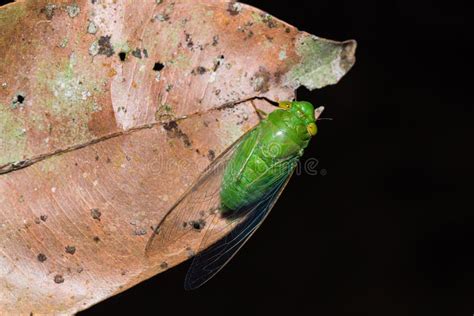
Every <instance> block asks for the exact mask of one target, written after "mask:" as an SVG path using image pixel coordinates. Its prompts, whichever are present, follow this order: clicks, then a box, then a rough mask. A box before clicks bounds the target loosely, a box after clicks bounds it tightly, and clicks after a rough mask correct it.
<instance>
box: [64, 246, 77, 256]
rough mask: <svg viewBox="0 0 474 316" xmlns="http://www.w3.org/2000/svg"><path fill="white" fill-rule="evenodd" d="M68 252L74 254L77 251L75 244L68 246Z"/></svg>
mask: <svg viewBox="0 0 474 316" xmlns="http://www.w3.org/2000/svg"><path fill="white" fill-rule="evenodd" d="M65 249H66V253H68V254H70V255H73V254H75V253H76V247H74V246H66V248H65Z"/></svg>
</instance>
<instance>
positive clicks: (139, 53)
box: [132, 48, 142, 59]
mask: <svg viewBox="0 0 474 316" xmlns="http://www.w3.org/2000/svg"><path fill="white" fill-rule="evenodd" d="M132 55H133V56H134V57H137V58H139V59H142V51H141V49H140V48H137V49H135V50H134V51H133V52H132Z"/></svg>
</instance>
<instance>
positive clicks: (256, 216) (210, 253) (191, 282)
mask: <svg viewBox="0 0 474 316" xmlns="http://www.w3.org/2000/svg"><path fill="white" fill-rule="evenodd" d="M293 170H294V168H293V169H292V170H288V172H285V173H282V174H281V177H280V178H279V179H277V181H276V183H275V184H274V186H273V189H272V190H271V191H270V192H268V193H267V194H266V195H265V197H264V198H263V199H261V200H260V201H259V202H258V203H256V204H254V205H252V206H249V208H248V209H247V210H244V212H243V213H244V214H245V216H242V217H240V218H237V219H234V220H231V221H230V222H228V225H227V227H226V228H227V230H230V232H229V233H228V234H227V235H226V236H225V237H224V238H222V239H220V240H218V241H217V242H216V243H214V244H212V246H210V247H208V248H207V249H205V247H206V246H207V245H209V244H210V243H211V242H212V241H213V240H216V236H220V235H221V234H220V233H221V232H222V229H215V227H216V226H219V224H220V222H221V221H222V218H220V217H218V216H216V217H215V218H214V219H213V221H212V222H211V223H210V225H209V227H208V228H207V230H206V235H205V236H204V238H203V240H202V242H201V246H200V249H199V251H198V255H197V256H196V257H195V258H194V260H193V262H192V264H191V267H190V268H189V271H188V273H187V275H186V279H185V283H184V287H185V289H187V290H193V289H196V288H198V287H200V286H202V285H203V284H204V283H206V282H207V281H209V280H210V279H211V278H212V277H213V276H215V275H216V274H217V273H218V272H219V271H220V270H221V269H222V268H223V267H224V266H225V265H226V264H227V263H228V262H229V261H230V260H231V259H232V258H233V257H234V256H235V254H236V253H237V252H238V251H239V250H240V248H242V246H243V245H244V244H245V243H246V242H247V240H248V239H249V238H250V237H251V236H252V234H253V233H254V232H255V231H256V230H257V229H258V228H259V227H260V225H261V224H262V222H263V221H264V220H265V218H266V217H267V216H268V214H269V213H270V211H271V209H272V208H273V206H274V205H275V203H276V201H277V200H278V198H279V196H280V194H281V192H282V191H283V189H284V188H285V187H286V185H287V183H288V181H289V179H290V178H291V175H292V173H293Z"/></svg>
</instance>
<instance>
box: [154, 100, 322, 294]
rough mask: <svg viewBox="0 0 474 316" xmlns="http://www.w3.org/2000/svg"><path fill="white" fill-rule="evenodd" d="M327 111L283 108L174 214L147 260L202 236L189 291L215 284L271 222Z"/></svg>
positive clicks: (208, 174)
mask: <svg viewBox="0 0 474 316" xmlns="http://www.w3.org/2000/svg"><path fill="white" fill-rule="evenodd" d="M323 110H324V108H323V107H319V108H317V109H316V110H315V109H314V107H313V105H312V104H311V103H309V102H299V101H294V102H289V101H285V102H280V103H279V109H277V110H275V111H273V112H272V113H270V114H269V115H268V117H267V118H265V119H263V120H261V121H260V123H259V124H258V125H257V126H256V127H255V128H254V129H252V130H251V131H249V132H248V133H246V134H245V135H244V136H242V137H241V138H240V139H239V140H237V141H236V142H235V143H234V144H233V145H232V146H230V147H229V148H228V149H227V150H226V151H225V152H223V153H222V154H221V155H220V156H219V157H218V158H216V159H215V160H214V161H213V163H212V164H211V165H210V166H209V167H208V168H207V169H206V170H205V171H204V172H203V174H202V175H201V176H200V177H199V179H198V180H197V181H196V182H195V183H194V184H193V185H192V186H191V188H190V189H189V190H188V191H187V192H186V193H185V194H184V195H183V196H182V197H181V198H180V199H179V200H178V202H177V203H176V204H175V205H174V206H173V207H171V208H170V210H169V211H168V212H167V213H166V215H165V217H164V218H163V220H162V221H161V222H160V223H159V225H158V226H157V229H156V231H155V233H154V234H153V235H152V237H151V238H150V240H149V241H148V244H147V248H146V252H147V254H148V255H152V254H154V253H157V252H164V251H166V249H165V247H166V245H168V244H170V243H173V242H175V241H176V240H178V239H180V238H182V237H183V236H184V235H186V234H188V233H199V234H202V235H201V236H199V237H200V238H201V243H200V244H201V246H200V249H197V251H196V252H195V253H197V255H196V256H195V258H194V260H193V263H192V265H191V267H190V269H189V271H188V274H187V276H186V280H185V288H186V289H195V288H198V287H199V286H201V285H202V284H204V283H205V282H207V281H208V280H209V279H210V278H212V277H213V276H214V275H215V274H216V273H217V272H219V271H220V270H221V269H222V268H223V267H224V265H225V264H226V263H227V262H229V261H230V260H231V259H232V257H233V256H234V255H235V254H236V253H237V251H238V250H239V249H240V248H241V247H242V246H243V245H244V243H245V242H246V241H247V240H248V239H249V238H250V236H251V235H252V234H253V233H254V232H255V230H256V229H257V228H258V227H259V226H260V225H261V223H262V222H263V220H264V219H265V218H266V217H267V215H268V213H269V212H270V210H271V209H272V207H273V205H274V204H275V202H276V200H277V199H278V197H279V196H280V194H281V192H282V191H283V189H284V188H285V186H286V184H287V183H288V180H289V179H290V177H291V175H292V173H293V171H294V169H295V167H296V165H297V163H298V160H299V159H300V158H301V156H302V155H303V151H304V149H305V148H306V147H307V146H308V144H309V141H310V139H311V137H313V136H314V135H316V133H317V127H316V120H317V119H318V118H319V116H320V115H321V113H322V111H323ZM225 233H227V234H225ZM223 234H225V237H224V238H222V239H220V240H219V236H222V235H223ZM209 245H212V246H210V247H208V248H207V249H205V247H207V246H209Z"/></svg>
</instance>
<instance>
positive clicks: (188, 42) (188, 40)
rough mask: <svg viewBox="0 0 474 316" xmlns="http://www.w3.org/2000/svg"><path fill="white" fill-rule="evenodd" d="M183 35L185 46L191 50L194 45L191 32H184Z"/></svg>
mask: <svg viewBox="0 0 474 316" xmlns="http://www.w3.org/2000/svg"><path fill="white" fill-rule="evenodd" d="M184 35H185V37H186V38H185V41H186V46H188V48H189V49H191V50H193V47H194V42H193V39H192V38H191V34H189V33H186V32H185V33H184Z"/></svg>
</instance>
